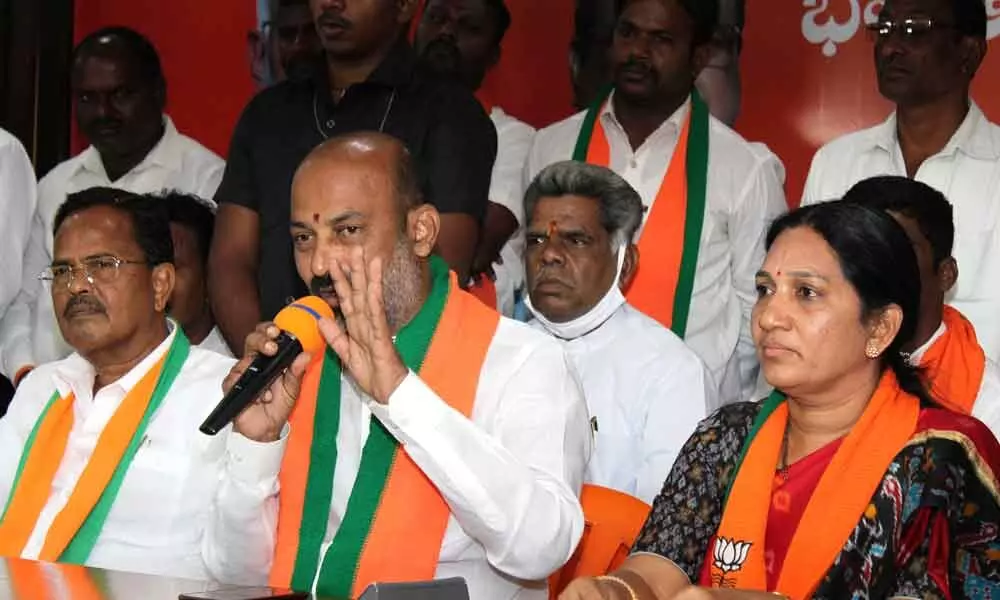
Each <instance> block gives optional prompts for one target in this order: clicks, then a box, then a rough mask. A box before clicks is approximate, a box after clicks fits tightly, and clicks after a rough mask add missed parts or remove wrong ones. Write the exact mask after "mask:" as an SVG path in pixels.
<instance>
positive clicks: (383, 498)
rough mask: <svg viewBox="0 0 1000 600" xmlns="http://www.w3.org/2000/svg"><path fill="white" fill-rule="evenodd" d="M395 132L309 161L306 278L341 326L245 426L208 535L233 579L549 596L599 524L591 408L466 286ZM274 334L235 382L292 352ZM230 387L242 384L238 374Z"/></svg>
mask: <svg viewBox="0 0 1000 600" xmlns="http://www.w3.org/2000/svg"><path fill="white" fill-rule="evenodd" d="M418 182H419V177H418V175H417V173H416V171H415V165H414V163H413V161H412V159H411V157H410V156H409V154H408V153H407V151H406V150H405V149H404V147H403V146H402V145H401V144H400V143H399V142H398V141H396V140H395V139H393V138H391V137H388V136H384V135H381V134H369V133H358V134H351V135H347V136H342V137H339V138H334V139H331V140H330V141H328V142H326V143H325V144H323V145H321V146H319V147H318V148H316V149H315V150H314V151H313V152H312V153H311V154H310V155H309V157H308V158H307V159H306V160H305V161H304V162H303V164H302V165H301V166H300V167H299V169H298V172H297V173H296V175H295V179H294V182H293V184H292V209H291V224H290V227H291V236H292V240H293V243H294V246H295V262H296V267H297V269H298V272H299V275H300V276H301V277H302V279H303V281H304V282H306V283H307V284H309V285H310V288H311V289H312V290H313V293H315V294H317V295H319V296H320V297H321V298H323V299H324V300H326V301H327V303H328V304H329V305H330V306H331V307H332V308H333V309H334V311H335V313H336V318H335V319H322V320H321V321H319V324H318V325H319V327H320V331H321V332H322V335H323V337H324V338H325V340H326V342H327V344H328V346H329V347H328V348H327V349H326V351H325V352H324V353H322V354H321V353H316V355H311V354H302V355H300V356H299V357H298V358H297V359H296V360H295V361H294V362H293V363H292V364H291V366H290V367H289V368H288V369H287V370H285V371H284V373H283V374H282V375H281V376H280V377H278V378H277V379H275V381H274V382H273V383H272V384H271V385H270V387H268V388H267V390H266V391H265V392H263V394H261V396H260V397H258V398H257V400H256V401H255V402H254V403H253V404H251V405H250V406H249V407H248V408H247V409H246V410H244V411H243V412H242V413H241V414H240V416H239V417H238V418H237V419H236V421H235V422H234V428H233V434H232V436H231V437H230V439H229V442H228V445H229V452H228V462H227V465H226V468H225V470H224V474H223V478H222V481H221V484H220V489H219V493H218V497H217V505H216V507H215V510H214V511H213V515H214V516H213V519H212V522H211V523H210V524H209V527H208V531H207V533H206V540H205V545H204V552H205V562H206V564H207V565H208V566H209V569H210V570H211V571H212V572H213V575H214V576H215V577H217V578H218V579H220V580H223V581H234V582H250V581H254V580H255V581H254V582H263V581H264V580H267V581H269V582H270V583H271V584H272V585H274V586H276V587H291V588H293V589H295V590H301V591H313V592H315V593H316V594H318V595H323V596H330V597H338V598H339V597H343V598H346V597H357V596H358V595H360V593H361V592H362V591H363V590H364V588H365V587H367V585H368V584H370V583H373V582H388V581H415V580H426V579H432V578H442V577H456V576H457V577H464V578H465V579H466V581H467V583H468V586H469V593H470V597H472V598H476V599H477V600H478V599H491V598H497V599H499V598H505V599H506V598H512V597H514V596H518V597H520V598H545V597H546V596H547V592H546V586H545V582H544V579H545V578H546V577H547V576H548V575H549V574H550V573H551V572H553V571H555V570H556V569H558V568H559V567H560V566H561V565H562V564H563V563H564V562H565V561H566V560H568V559H569V558H570V556H571V555H572V553H573V551H574V549H575V546H576V544H577V542H578V540H579V538H580V536H581V533H582V530H583V514H582V511H581V508H580V505H579V502H578V500H577V494H578V492H579V489H580V485H581V482H582V479H583V473H584V469H585V466H586V464H587V461H588V459H589V456H590V449H591V438H590V430H589V424H588V417H587V412H586V406H585V403H584V401H583V397H582V394H581V392H580V388H579V385H578V383H577V381H576V380H575V378H574V377H573V375H572V374H571V371H570V368H569V367H568V363H567V360H566V358H565V356H564V354H563V351H562V350H561V349H560V348H559V346H558V345H557V344H556V343H555V342H554V341H553V340H550V339H548V338H547V337H546V336H544V335H542V334H540V333H538V332H535V331H533V330H531V329H530V328H528V327H527V326H524V325H522V324H519V323H515V322H513V321H510V320H507V319H505V318H502V317H500V316H499V315H498V314H497V313H495V312H493V311H491V310H490V309H488V308H486V307H485V306H483V305H482V304H481V303H479V302H478V301H477V300H476V299H475V298H473V297H472V296H470V295H468V294H467V293H465V292H463V291H461V290H460V289H459V288H458V286H457V285H456V279H455V276H454V274H452V273H450V272H449V271H448V268H447V266H446V265H445V263H444V262H443V261H442V260H441V259H440V258H438V257H437V256H434V255H433V254H432V252H433V249H434V246H435V241H436V239H437V235H438V231H439V228H440V219H439V216H438V213H437V211H436V210H435V209H434V208H433V206H432V205H431V204H429V203H427V202H425V199H424V198H423V197H422V196H421V192H420V186H419V183H418ZM279 333H280V332H279V330H278V328H277V327H275V326H274V325H273V324H268V323H265V324H262V325H260V326H258V327H257V329H256V331H255V332H254V333H252V334H251V335H250V336H249V337H248V339H247V343H246V356H245V358H244V359H243V360H242V361H241V362H240V363H239V364H238V365H237V366H236V367H235V368H234V369H233V372H232V373H231V374H230V377H229V379H228V380H227V386H231V385H232V384H233V382H235V381H236V379H238V378H239V376H240V375H241V374H242V372H243V370H245V369H246V368H247V367H248V365H249V364H250V363H251V361H252V360H253V358H255V357H256V356H258V355H259V354H264V355H270V354H273V353H274V352H276V351H277V345H276V344H275V343H274V340H275V339H276V338H277V336H278V335H279ZM227 389H228V387H227Z"/></svg>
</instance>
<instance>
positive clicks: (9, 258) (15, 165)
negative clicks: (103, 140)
mask: <svg viewBox="0 0 1000 600" xmlns="http://www.w3.org/2000/svg"><path fill="white" fill-rule="evenodd" d="M35 202H36V189H35V170H34V168H32V166H31V160H30V159H29V158H28V155H27V153H25V151H24V146H22V145H21V142H20V141H19V140H18V139H17V138H16V137H14V136H13V135H11V134H10V133H8V132H7V131H5V130H3V129H0V257H3V260H0V319H2V318H3V315H4V313H6V312H7V307H8V306H10V304H11V302H13V301H14V298H15V297H17V294H18V291H19V290H20V289H21V278H22V268H23V264H24V263H23V260H22V257H23V256H24V248H25V246H26V245H27V242H28V229H29V227H30V225H31V216H32V215H33V214H34V213H35ZM13 394H14V391H13V388H12V386H11V384H10V382H9V381H8V380H7V379H6V377H4V376H3V375H0V416H3V414H4V412H5V411H6V410H7V404H8V403H9V402H10V399H11V396H13Z"/></svg>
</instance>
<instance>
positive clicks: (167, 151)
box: [77, 115, 183, 183]
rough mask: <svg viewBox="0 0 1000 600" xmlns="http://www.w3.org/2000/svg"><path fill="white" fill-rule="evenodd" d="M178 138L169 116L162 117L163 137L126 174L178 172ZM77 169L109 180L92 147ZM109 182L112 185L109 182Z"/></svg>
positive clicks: (98, 154)
mask: <svg viewBox="0 0 1000 600" xmlns="http://www.w3.org/2000/svg"><path fill="white" fill-rule="evenodd" d="M179 138H180V133H179V132H178V131H177V127H176V126H175V125H174V122H173V120H172V119H171V118H170V117H169V116H167V115H163V136H162V137H161V138H160V141H158V142H157V143H156V145H155V146H153V149H152V150H150V151H149V154H147V155H146V157H145V158H143V159H142V162H140V163H139V164H138V165H136V166H135V167H133V168H132V170H131V171H129V172H128V174H131V173H138V172H141V171H144V170H146V169H148V168H150V167H152V166H159V167H163V168H165V169H167V170H170V171H180V170H181V166H182V164H183V152H182V151H181V149H180V148H179V147H178V144H177V141H178V139H179ZM77 169H78V170H81V169H82V170H85V171H89V172H91V173H94V174H95V175H98V176H100V177H103V178H104V179H109V178H108V174H107V171H106V170H105V169H104V161H102V160H101V155H100V153H99V152H98V151H97V148H95V147H93V146H88V147H87V149H86V150H84V151H83V152H82V153H81V154H80V161H79V164H78V165H77ZM109 182H110V183H114V182H113V181H110V180H109Z"/></svg>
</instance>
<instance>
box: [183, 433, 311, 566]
mask: <svg viewBox="0 0 1000 600" xmlns="http://www.w3.org/2000/svg"><path fill="white" fill-rule="evenodd" d="M290 429H291V428H290V427H289V426H286V427H285V430H284V431H283V432H282V435H281V439H280V440H278V441H277V442H274V443H271V444H261V443H257V442H254V441H252V440H249V439H247V438H245V437H243V436H242V435H240V434H238V433H236V432H234V431H232V428H227V429H225V430H224V433H225V432H228V435H229V439H228V440H227V444H226V464H225V468H224V471H223V474H222V480H221V482H220V483H219V488H218V491H217V492H216V497H215V504H214V505H213V506H212V512H211V515H210V517H209V520H208V527H207V529H206V531H205V539H204V541H203V544H202V558H203V560H204V561H205V568H206V569H207V570H208V572H209V573H210V574H211V575H212V577H213V578H215V579H216V580H218V581H221V582H223V583H241V584H244V585H263V584H264V583H265V582H266V581H267V578H268V575H269V574H270V572H271V562H272V561H273V559H274V547H275V540H276V536H277V527H278V471H279V470H280V468H281V460H282V458H283V457H284V455H285V444H286V443H287V441H288V432H289V431H290Z"/></svg>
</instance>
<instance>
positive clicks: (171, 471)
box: [109, 435, 221, 547]
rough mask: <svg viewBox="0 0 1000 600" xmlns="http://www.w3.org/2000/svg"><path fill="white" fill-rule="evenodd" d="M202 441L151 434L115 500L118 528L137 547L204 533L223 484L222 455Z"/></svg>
mask: <svg viewBox="0 0 1000 600" xmlns="http://www.w3.org/2000/svg"><path fill="white" fill-rule="evenodd" d="M203 454H204V453H203V452H202V451H201V447H200V445H199V444H196V443H194V440H191V439H189V438H186V437H184V436H177V438H176V439H173V438H167V439H165V437H164V436H155V435H147V436H146V437H145V438H144V440H143V441H142V443H141V445H140V447H139V450H138V451H136V454H135V457H134V459H133V460H132V464H131V465H130V466H129V470H128V473H127V474H126V475H125V479H124V481H123V482H122V486H121V489H120V490H119V492H118V496H117V498H116V499H115V505H114V508H113V510H112V513H111V515H110V516H109V519H110V518H112V517H113V518H114V519H115V524H116V527H115V530H116V531H117V532H118V534H119V535H120V536H121V537H123V538H125V539H126V541H130V542H133V543H135V544H136V545H137V546H146V547H149V546H151V545H158V544H160V543H162V544H164V545H165V546H171V545H181V544H184V543H191V542H192V541H193V540H196V539H197V538H198V537H199V536H200V535H201V530H202V528H203V524H204V522H205V518H206V515H207V514H208V511H209V509H210V507H211V503H212V500H213V497H214V492H215V489H216V486H217V484H218V473H219V471H218V468H217V466H218V464H219V462H220V461H221V457H219V458H214V457H209V456H204V455H203Z"/></svg>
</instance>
